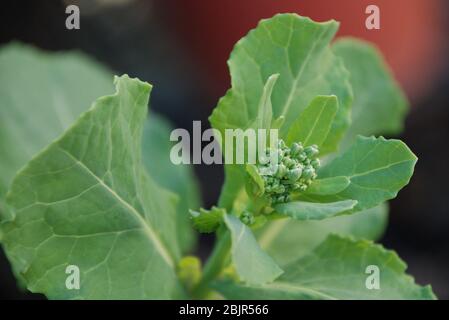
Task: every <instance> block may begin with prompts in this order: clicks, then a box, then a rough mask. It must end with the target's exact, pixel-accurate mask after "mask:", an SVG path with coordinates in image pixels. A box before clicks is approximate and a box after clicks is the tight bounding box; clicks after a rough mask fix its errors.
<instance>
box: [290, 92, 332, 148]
mask: <svg viewBox="0 0 449 320" xmlns="http://www.w3.org/2000/svg"><path fill="white" fill-rule="evenodd" d="M337 110H338V100H337V97H336V96H318V97H316V98H315V99H313V100H312V102H311V103H310V104H309V106H308V107H307V108H305V109H304V111H303V112H302V113H301V114H300V115H299V117H298V118H297V119H296V120H295V122H294V123H293V124H292V126H291V127H290V130H289V131H288V134H287V139H286V141H285V142H286V143H287V144H288V145H291V144H292V143H293V142H298V141H300V142H302V144H303V145H304V146H310V145H312V144H315V145H317V146H318V148H321V146H322V144H323V143H324V141H326V138H327V136H328V134H329V131H330V129H331V128H332V123H333V121H334V118H335V114H336V113H337Z"/></svg>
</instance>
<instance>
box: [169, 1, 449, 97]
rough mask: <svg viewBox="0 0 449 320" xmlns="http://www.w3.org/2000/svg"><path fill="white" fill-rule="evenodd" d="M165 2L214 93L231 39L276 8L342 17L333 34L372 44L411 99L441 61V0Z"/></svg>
mask: <svg viewBox="0 0 449 320" xmlns="http://www.w3.org/2000/svg"><path fill="white" fill-rule="evenodd" d="M168 3H171V4H168ZM371 4H374V5H377V6H378V7H379V8H380V23H381V29H380V30H367V29H366V27H365V19H366V18H367V16H368V15H367V14H366V13H365V9H366V7H367V6H368V5H371ZM164 5H166V6H167V5H168V6H172V7H171V8H170V21H171V22H172V21H173V22H174V23H175V27H176V28H177V31H178V33H179V34H180V39H181V40H183V41H185V44H186V45H187V46H188V47H189V48H190V50H191V51H192V53H193V56H194V57H195V58H196V59H198V60H197V62H198V63H199V64H200V65H202V66H203V67H204V71H205V73H206V74H207V75H209V76H210V77H211V79H210V85H211V90H212V92H213V94H217V95H221V94H222V93H223V92H224V91H225V90H226V89H227V88H228V87H229V75H228V70H227V66H226V60H227V58H228V56H229V53H230V51H231V50H232V47H233V45H234V43H235V42H236V41H237V40H239V39H240V38H241V37H242V36H244V35H245V34H246V33H247V32H248V31H249V30H250V29H252V28H254V27H255V26H256V25H257V22H258V21H259V20H260V19H262V18H268V17H271V16H273V15H274V14H276V13H281V12H296V13H298V14H300V15H303V16H309V17H311V18H312V19H313V20H316V21H325V20H329V19H335V20H337V21H340V23H341V25H340V31H339V33H338V36H344V35H351V36H355V37H359V38H363V39H366V40H368V41H371V42H374V43H375V44H377V46H378V47H379V48H380V49H381V51H382V52H383V54H384V55H385V57H386V59H387V61H388V63H389V64H390V66H391V68H392V69H393V71H394V73H395V76H396V78H397V79H398V80H399V81H400V83H401V84H402V86H403V87H404V88H405V90H406V91H407V93H408V95H409V97H410V98H411V99H412V100H416V99H418V98H419V97H421V96H423V95H424V94H426V93H427V92H428V90H429V89H431V86H432V85H433V84H434V82H435V80H436V77H437V71H438V70H439V69H441V66H442V63H443V61H444V50H443V49H446V48H443V43H444V41H445V37H444V36H445V35H444V30H443V28H444V17H443V14H444V9H445V8H446V9H447V4H446V5H445V4H444V3H443V1H442V0H393V1H392V0H378V1H365V0H339V1H336V0H310V1H308V0H240V1H236V0H226V1H210V0H189V1H176V4H174V2H171V1H169V2H166V3H164ZM172 19H173V20H172Z"/></svg>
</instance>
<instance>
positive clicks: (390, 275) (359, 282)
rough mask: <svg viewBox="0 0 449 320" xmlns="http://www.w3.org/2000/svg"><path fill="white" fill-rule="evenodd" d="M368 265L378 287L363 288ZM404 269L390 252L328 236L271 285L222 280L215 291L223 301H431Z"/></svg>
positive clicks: (427, 290)
mask: <svg viewBox="0 0 449 320" xmlns="http://www.w3.org/2000/svg"><path fill="white" fill-rule="evenodd" d="M370 266H375V267H377V268H378V270H379V277H380V278H379V285H380V287H379V289H368V288H367V285H366V283H367V281H369V279H367V278H368V277H369V276H370V273H367V268H369V267H370ZM368 270H369V269H368ZM405 270H406V265H405V263H404V262H403V261H402V260H401V259H400V258H399V257H398V256H397V254H396V253H395V252H393V251H389V250H386V249H384V248H383V247H382V246H380V245H376V244H373V243H372V242H371V241H367V240H357V241H356V240H353V239H350V238H344V237H340V236H336V235H331V236H329V237H328V238H327V239H326V241H324V242H323V243H322V244H321V245H320V246H318V247H317V248H316V249H315V250H314V251H313V252H311V253H310V254H308V255H306V256H305V257H303V258H301V259H299V260H297V261H295V262H292V263H291V264H289V265H288V266H287V267H286V268H285V272H284V274H282V275H281V276H280V277H279V278H278V279H277V280H276V281H274V282H272V283H268V284H264V285H249V284H236V283H234V282H231V281H227V282H221V283H218V284H217V285H216V288H217V289H218V291H219V292H220V293H221V294H223V295H224V296H225V297H226V298H228V299H250V300H251V299H326V300H328V299H332V300H334V299H350V300H353V299H354V300H355V299H357V300H358V299H362V300H367V299H395V300H396V299H413V300H415V299H435V298H436V297H435V295H434V294H433V292H432V289H431V287H430V286H425V287H421V286H419V285H417V284H415V282H414V279H413V278H412V277H410V276H408V275H407V274H406V273H405ZM371 272H372V271H371Z"/></svg>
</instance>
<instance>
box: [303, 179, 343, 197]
mask: <svg viewBox="0 0 449 320" xmlns="http://www.w3.org/2000/svg"><path fill="white" fill-rule="evenodd" d="M350 183H351V180H349V179H348V178H347V177H332V178H325V179H316V180H313V182H312V184H311V185H310V186H309V187H308V188H307V190H306V191H305V192H304V193H305V194H318V195H330V194H336V193H339V192H341V191H343V190H344V189H346V188H347V187H348V186H349V184H350Z"/></svg>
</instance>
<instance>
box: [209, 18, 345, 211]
mask: <svg viewBox="0 0 449 320" xmlns="http://www.w3.org/2000/svg"><path fill="white" fill-rule="evenodd" d="M337 28H338V24H337V23H336V22H335V21H329V22H324V23H316V22H314V21H312V20H310V19H309V18H304V17H300V16H298V15H295V14H279V15H276V16H274V17H273V18H271V19H267V20H262V21H261V22H260V23H259V25H258V26H257V28H256V29H254V30H252V31H250V32H249V33H248V35H246V36H245V37H244V38H243V39H241V40H240V41H239V42H237V44H236V45H235V47H234V50H233V51H232V53H231V57H230V59H229V61H228V64H229V68H230V73H231V85H232V88H231V89H229V90H228V92H227V93H226V95H225V96H224V97H223V98H221V99H220V101H219V102H218V105H217V107H216V108H215V110H214V111H213V113H212V115H211V117H210V118H209V120H210V122H211V124H212V126H213V127H214V128H215V129H218V130H219V131H220V132H221V133H222V136H224V130H225V129H235V128H241V129H245V128H248V127H249V126H250V124H251V123H252V122H253V121H254V120H255V119H256V118H257V115H258V113H259V111H258V108H259V102H260V100H261V97H262V95H263V90H264V87H265V84H266V82H267V79H268V78H269V77H270V76H272V75H273V74H279V78H278V80H277V82H276V85H275V86H274V87H273V92H272V95H271V103H272V108H273V118H274V119H284V121H283V125H282V127H281V129H280V135H281V137H284V136H285V135H286V134H287V132H288V130H289V128H290V126H291V125H292V123H293V122H294V121H295V120H296V119H297V117H298V116H299V115H300V114H301V112H302V111H303V110H304V109H305V108H306V107H307V106H308V105H309V104H310V102H311V101H312V99H314V98H315V97H316V96H317V95H335V96H337V98H338V102H339V108H338V111H337V114H336V116H335V120H334V122H333V126H332V128H331V131H330V134H329V135H328V138H327V139H326V141H325V142H324V144H323V147H322V148H321V151H322V152H323V153H328V152H330V151H333V150H335V149H336V147H337V144H338V142H339V140H340V138H341V137H342V136H343V134H344V131H345V129H346V128H347V127H348V125H349V122H350V116H349V109H350V104H351V100H352V92H351V88H350V85H349V82H348V77H349V74H348V72H347V71H346V69H345V68H344V66H343V63H342V61H341V60H340V59H339V58H337V57H335V56H334V54H333V53H332V51H331V50H330V48H329V43H330V41H331V40H332V38H333V36H334V34H335V32H336V31H337ZM275 122H276V123H279V121H277V120H276V121H275ZM225 170H226V179H225V185H224V187H223V189H222V194H221V198H220V202H219V205H220V206H222V207H225V208H227V209H230V208H231V207H232V203H233V201H234V199H235V198H236V196H237V195H238V193H239V192H240V189H241V188H242V187H243V185H244V179H243V178H242V170H241V169H240V168H235V165H232V166H231V165H226V169H225Z"/></svg>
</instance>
